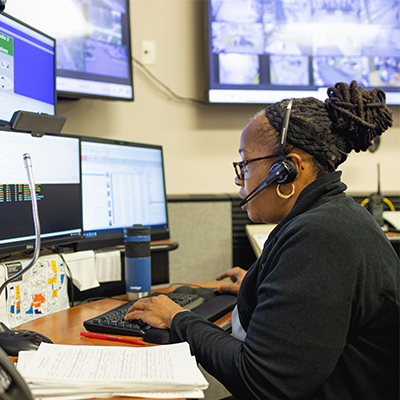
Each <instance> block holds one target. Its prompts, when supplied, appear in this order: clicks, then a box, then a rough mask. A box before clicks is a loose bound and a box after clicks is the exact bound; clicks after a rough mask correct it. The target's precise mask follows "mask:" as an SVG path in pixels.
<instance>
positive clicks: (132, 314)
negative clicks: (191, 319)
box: [125, 295, 184, 329]
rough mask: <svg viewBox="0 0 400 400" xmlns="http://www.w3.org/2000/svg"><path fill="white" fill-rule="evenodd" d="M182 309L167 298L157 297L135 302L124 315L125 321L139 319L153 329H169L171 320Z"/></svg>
mask: <svg viewBox="0 0 400 400" xmlns="http://www.w3.org/2000/svg"><path fill="white" fill-rule="evenodd" d="M183 310H184V308H182V307H181V306H179V305H178V304H176V303H175V302H174V301H172V300H171V299H169V298H168V297H167V296H164V295H159V296H153V297H146V298H143V299H139V300H137V301H136V302H135V303H133V305H132V306H131V308H130V309H129V310H128V312H127V313H126V315H125V319H126V320H129V319H141V320H142V321H143V322H145V323H146V324H149V325H151V326H152V327H154V328H160V329H167V328H171V323H172V319H173V318H174V317H175V315H176V314H178V312H181V311H183Z"/></svg>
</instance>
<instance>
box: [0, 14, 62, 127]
mask: <svg viewBox="0 0 400 400" xmlns="http://www.w3.org/2000/svg"><path fill="white" fill-rule="evenodd" d="M55 46H56V45H55V39H54V38H52V37H50V36H48V35H46V34H45V33H43V32H40V31H38V30H36V29H35V28H33V27H31V26H29V25H26V24H24V23H23V22H21V21H19V20H17V19H15V18H13V17H11V16H9V15H7V14H5V13H0V103H1V107H0V120H2V122H5V124H3V123H2V124H1V125H7V123H8V122H9V121H10V120H11V117H12V116H13V114H14V112H15V111H19V110H23V111H30V112H36V113H38V112H41V113H46V114H50V115H54V114H55V113H56V91H55V50H56V48H55Z"/></svg>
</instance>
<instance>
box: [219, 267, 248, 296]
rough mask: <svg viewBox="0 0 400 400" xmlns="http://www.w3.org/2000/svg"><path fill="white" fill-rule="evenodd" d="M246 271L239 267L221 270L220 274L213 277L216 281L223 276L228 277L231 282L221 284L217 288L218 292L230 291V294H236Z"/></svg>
mask: <svg viewBox="0 0 400 400" xmlns="http://www.w3.org/2000/svg"><path fill="white" fill-rule="evenodd" d="M246 273H247V271H246V270H244V269H242V268H240V267H235V268H231V269H228V271H225V272H223V273H222V274H221V275H218V276H217V277H216V278H215V279H216V280H217V281H220V280H221V279H224V278H230V280H231V281H232V283H230V284H227V285H221V286H220V287H219V288H218V292H220V293H231V294H236V295H237V294H238V293H239V289H240V285H241V283H242V280H243V278H244V276H245V275H246Z"/></svg>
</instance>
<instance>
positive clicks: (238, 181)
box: [235, 176, 243, 186]
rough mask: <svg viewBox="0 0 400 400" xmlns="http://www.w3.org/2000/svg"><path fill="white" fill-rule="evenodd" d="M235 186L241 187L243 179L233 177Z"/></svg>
mask: <svg viewBox="0 0 400 400" xmlns="http://www.w3.org/2000/svg"><path fill="white" fill-rule="evenodd" d="M235 185H236V186H243V179H239V178H238V177H237V176H235Z"/></svg>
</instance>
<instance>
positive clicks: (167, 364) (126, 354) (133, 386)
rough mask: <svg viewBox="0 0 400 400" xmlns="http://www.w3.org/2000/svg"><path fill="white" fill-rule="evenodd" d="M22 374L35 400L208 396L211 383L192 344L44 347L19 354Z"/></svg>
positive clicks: (45, 345)
mask: <svg viewBox="0 0 400 400" xmlns="http://www.w3.org/2000/svg"><path fill="white" fill-rule="evenodd" d="M17 367H18V370H19V371H20V373H21V375H22V376H23V377H24V379H25V381H26V382H27V383H28V386H29V388H30V389H31V391H32V394H33V395H34V397H35V398H39V399H40V398H43V399H46V400H49V399H53V398H54V399H59V400H63V399H68V400H70V399H83V398H92V397H112V396H138V397H155V398H177V397H184V398H203V397H204V393H203V390H205V389H207V387H208V382H207V381H206V380H205V378H204V376H203V375H202V374H201V372H200V370H199V369H198V367H197V365H196V362H195V360H194V358H193V357H192V356H191V355H190V349H189V345H188V344H187V343H178V344H170V345H164V346H152V347H122V346H118V347H117V346H67V345H55V344H48V343H42V344H41V345H40V347H39V349H38V350H37V351H36V352H20V355H19V357H18V366H17Z"/></svg>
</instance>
